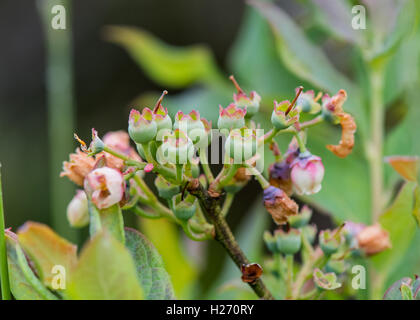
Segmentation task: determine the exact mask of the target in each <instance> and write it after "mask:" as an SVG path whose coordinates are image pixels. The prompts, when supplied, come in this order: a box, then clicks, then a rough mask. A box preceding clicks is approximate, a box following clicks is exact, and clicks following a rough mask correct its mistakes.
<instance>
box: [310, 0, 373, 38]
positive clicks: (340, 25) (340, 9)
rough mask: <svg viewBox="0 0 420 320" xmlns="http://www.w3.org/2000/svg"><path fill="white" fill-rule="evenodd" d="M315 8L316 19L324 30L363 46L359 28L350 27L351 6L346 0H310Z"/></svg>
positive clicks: (361, 32) (351, 17) (362, 34)
mask: <svg viewBox="0 0 420 320" xmlns="http://www.w3.org/2000/svg"><path fill="white" fill-rule="evenodd" d="M311 1H312V3H313V4H314V5H315V8H316V9H317V13H318V14H317V15H316V16H315V17H316V21H317V22H318V23H319V24H321V25H322V26H323V27H324V29H325V31H326V32H328V33H330V34H332V35H333V36H335V37H337V38H338V39H341V40H345V41H347V42H350V43H353V44H357V45H359V46H363V45H364V42H365V39H364V37H363V36H364V33H363V31H361V30H355V29H353V28H352V19H353V15H352V12H351V6H350V5H349V4H348V3H347V2H346V1H341V0H339V1H331V0H311Z"/></svg>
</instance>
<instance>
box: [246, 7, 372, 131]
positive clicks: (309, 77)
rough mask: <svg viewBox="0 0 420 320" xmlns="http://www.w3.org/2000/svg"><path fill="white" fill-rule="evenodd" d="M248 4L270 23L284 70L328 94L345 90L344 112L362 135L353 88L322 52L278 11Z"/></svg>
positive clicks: (360, 114)
mask: <svg viewBox="0 0 420 320" xmlns="http://www.w3.org/2000/svg"><path fill="white" fill-rule="evenodd" d="M251 4H252V5H253V6H254V7H255V8H256V9H258V11H259V12H260V13H261V14H262V15H263V16H264V17H265V18H266V19H267V20H268V22H269V23H270V25H271V27H272V29H273V32H274V34H275V36H276V44H277V49H278V52H279V55H280V58H281V59H282V60H283V62H284V64H285V66H286V67H287V68H288V69H289V70H290V71H291V72H293V73H294V74H295V75H297V76H298V77H300V78H301V79H303V80H306V81H308V82H310V83H312V84H313V85H315V86H316V87H318V88H319V89H321V90H327V91H328V92H329V93H331V94H335V93H336V92H337V91H338V90H340V89H345V90H346V91H347V92H348V97H349V98H348V103H347V107H346V110H348V111H350V112H352V113H354V115H355V116H356V118H357V119H358V122H359V123H358V126H359V128H358V129H359V130H360V131H362V132H364V131H365V128H366V123H365V119H364V117H363V116H364V111H363V108H362V103H361V100H360V92H359V90H358V89H357V88H356V86H355V85H354V84H353V83H352V82H351V81H349V80H348V79H347V78H346V77H345V76H343V75H342V74H341V73H339V72H338V71H337V70H336V69H335V68H334V66H333V65H332V64H331V63H330V61H329V60H328V58H327V57H326V55H325V54H324V53H323V51H322V50H321V49H319V48H318V47H317V46H316V45H314V44H313V43H312V42H311V41H310V40H309V39H308V38H307V37H306V35H305V33H304V32H303V31H302V30H301V29H300V28H299V26H298V25H297V24H296V23H295V22H294V21H293V20H292V19H291V18H290V17H289V16H288V15H287V14H286V13H285V12H284V11H283V10H282V9H280V8H279V7H277V6H275V5H273V4H270V3H263V2H259V1H251Z"/></svg>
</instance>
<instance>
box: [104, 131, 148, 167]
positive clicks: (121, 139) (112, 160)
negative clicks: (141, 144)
mask: <svg viewBox="0 0 420 320" xmlns="http://www.w3.org/2000/svg"><path fill="white" fill-rule="evenodd" d="M103 142H104V143H105V145H106V146H107V147H109V148H111V149H113V150H115V151H118V152H119V153H122V154H123V155H125V156H127V157H129V158H131V159H133V160H136V161H140V162H141V161H142V159H141V158H140V156H139V155H138V154H137V152H136V151H135V150H134V148H132V147H131V146H130V137H129V135H128V133H127V132H125V131H123V130H120V131H110V132H107V133H106V134H105V135H104V136H103ZM104 154H105V157H106V162H107V166H108V167H111V168H115V169H118V170H119V171H123V169H124V166H125V165H124V160H122V159H120V158H117V157H115V156H113V155H112V154H110V153H107V152H105V153H104Z"/></svg>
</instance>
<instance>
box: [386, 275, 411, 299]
mask: <svg viewBox="0 0 420 320" xmlns="http://www.w3.org/2000/svg"><path fill="white" fill-rule="evenodd" d="M406 283H408V284H410V283H411V279H410V278H407V277H406V278H402V279H400V280H397V281H396V282H394V283H393V284H392V285H391V286H390V287H389V288H388V290H387V291H386V292H385V294H384V297H383V300H402V298H403V297H402V295H401V290H400V288H401V286H402V285H403V284H406Z"/></svg>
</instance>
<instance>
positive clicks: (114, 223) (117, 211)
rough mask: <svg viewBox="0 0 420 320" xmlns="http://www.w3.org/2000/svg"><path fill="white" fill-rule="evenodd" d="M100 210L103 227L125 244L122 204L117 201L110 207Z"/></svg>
mask: <svg viewBox="0 0 420 320" xmlns="http://www.w3.org/2000/svg"><path fill="white" fill-rule="evenodd" d="M98 211H99V217H100V219H101V226H102V228H104V229H105V230H107V231H108V232H109V233H110V234H112V235H113V236H114V237H115V239H117V240H118V241H121V243H123V244H124V242H125V239H124V221H123V215H122V212H121V208H120V205H119V204H118V203H117V204H114V205H113V206H111V207H109V208H106V209H101V210H98Z"/></svg>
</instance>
